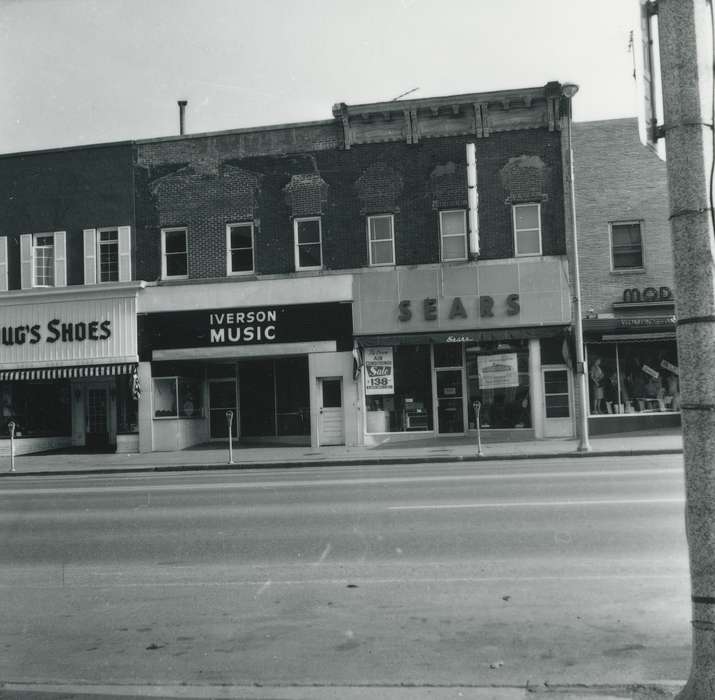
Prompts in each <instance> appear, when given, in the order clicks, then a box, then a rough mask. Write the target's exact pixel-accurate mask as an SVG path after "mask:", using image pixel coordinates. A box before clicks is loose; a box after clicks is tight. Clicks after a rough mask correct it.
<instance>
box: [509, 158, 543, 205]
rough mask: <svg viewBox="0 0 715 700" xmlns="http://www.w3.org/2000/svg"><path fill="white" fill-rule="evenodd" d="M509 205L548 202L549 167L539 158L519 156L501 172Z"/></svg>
mask: <svg viewBox="0 0 715 700" xmlns="http://www.w3.org/2000/svg"><path fill="white" fill-rule="evenodd" d="M499 175H500V177H501V181H502V186H503V187H504V192H505V194H506V203H507V204H518V203H519V202H542V201H545V200H546V180H547V179H548V173H547V167H546V164H545V163H544V161H543V160H541V158H539V156H526V155H522V156H517V157H516V158H510V159H509V162H508V163H507V164H506V165H505V166H504V167H503V168H502V169H501V170H500V171H499Z"/></svg>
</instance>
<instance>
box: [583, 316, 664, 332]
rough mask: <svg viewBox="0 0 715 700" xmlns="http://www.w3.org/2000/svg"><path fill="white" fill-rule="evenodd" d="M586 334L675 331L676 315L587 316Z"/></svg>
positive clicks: (584, 324)
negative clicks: (636, 316) (638, 316)
mask: <svg viewBox="0 0 715 700" xmlns="http://www.w3.org/2000/svg"><path fill="white" fill-rule="evenodd" d="M583 332H584V335H587V336H589V337H591V336H601V335H604V334H617V335H625V334H628V335H640V334H642V333H667V332H671V333H674V332H675V317H674V316H650V317H641V318H635V317H634V318H585V319H584V320H583Z"/></svg>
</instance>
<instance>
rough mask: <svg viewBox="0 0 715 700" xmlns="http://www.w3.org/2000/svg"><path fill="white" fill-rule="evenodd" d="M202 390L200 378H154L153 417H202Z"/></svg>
mask: <svg viewBox="0 0 715 700" xmlns="http://www.w3.org/2000/svg"><path fill="white" fill-rule="evenodd" d="M203 415H204V411H203V391H202V382H201V380H200V379H193V378H189V377H155V378H154V417H155V418H202V417H203Z"/></svg>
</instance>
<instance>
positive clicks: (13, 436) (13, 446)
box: [7, 420, 16, 472]
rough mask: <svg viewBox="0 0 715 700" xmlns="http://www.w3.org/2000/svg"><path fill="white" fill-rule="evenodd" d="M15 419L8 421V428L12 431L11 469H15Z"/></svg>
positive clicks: (12, 470)
mask: <svg viewBox="0 0 715 700" xmlns="http://www.w3.org/2000/svg"><path fill="white" fill-rule="evenodd" d="M15 428H16V425H15V421H14V420H11V421H8V424H7V429H8V432H9V433H10V471H11V472H14V471H15Z"/></svg>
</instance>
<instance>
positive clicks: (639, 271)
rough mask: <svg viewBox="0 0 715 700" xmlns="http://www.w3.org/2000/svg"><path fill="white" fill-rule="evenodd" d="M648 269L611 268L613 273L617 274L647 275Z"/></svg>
mask: <svg viewBox="0 0 715 700" xmlns="http://www.w3.org/2000/svg"><path fill="white" fill-rule="evenodd" d="M645 273H646V269H645V268H644V267H629V268H623V269H618V270H611V274H612V275H615V276H619V275H645Z"/></svg>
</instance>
